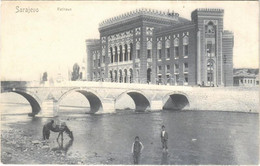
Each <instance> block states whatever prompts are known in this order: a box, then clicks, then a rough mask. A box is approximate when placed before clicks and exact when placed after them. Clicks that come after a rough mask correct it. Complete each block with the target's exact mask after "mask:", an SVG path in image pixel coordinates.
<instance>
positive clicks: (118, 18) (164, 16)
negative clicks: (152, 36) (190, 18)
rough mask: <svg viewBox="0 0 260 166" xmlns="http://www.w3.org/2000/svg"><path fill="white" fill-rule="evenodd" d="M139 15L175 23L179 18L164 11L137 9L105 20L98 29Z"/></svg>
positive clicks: (177, 15) (175, 14) (176, 14)
mask: <svg viewBox="0 0 260 166" xmlns="http://www.w3.org/2000/svg"><path fill="white" fill-rule="evenodd" d="M140 15H147V16H152V17H157V18H160V19H170V20H173V21H177V20H178V18H179V14H178V13H174V12H164V11H158V10H153V9H137V10H134V11H130V12H127V13H124V14H122V15H119V16H116V17H112V18H110V19H107V20H105V21H103V22H101V23H100V24H99V27H100V28H102V27H105V26H107V25H110V24H114V23H118V22H120V21H123V20H127V19H130V18H133V17H136V16H140Z"/></svg>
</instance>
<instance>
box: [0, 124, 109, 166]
mask: <svg viewBox="0 0 260 166" xmlns="http://www.w3.org/2000/svg"><path fill="white" fill-rule="evenodd" d="M65 141H66V142H68V140H64V142H65ZM54 142H56V140H48V141H44V140H43V139H42V138H41V137H40V136H39V135H34V134H33V132H30V130H28V129H23V127H22V126H21V125H19V124H12V125H9V126H8V128H5V129H4V130H2V131H1V162H2V163H3V164H77V165H81V164H113V160H114V158H112V157H109V156H103V157H102V156H99V155H98V154H97V153H93V154H89V155H85V156H83V155H81V154H79V153H75V154H72V153H67V151H66V145H65V146H63V145H62V146H58V147H53V146H51V144H52V143H54ZM59 142H60V141H59ZM69 142H70V141H69Z"/></svg>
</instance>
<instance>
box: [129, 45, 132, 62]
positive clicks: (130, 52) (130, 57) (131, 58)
mask: <svg viewBox="0 0 260 166" xmlns="http://www.w3.org/2000/svg"><path fill="white" fill-rule="evenodd" d="M132 58H133V43H130V58H129V59H130V60H132Z"/></svg>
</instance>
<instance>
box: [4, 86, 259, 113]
mask: <svg viewBox="0 0 260 166" xmlns="http://www.w3.org/2000/svg"><path fill="white" fill-rule="evenodd" d="M1 83H2V84H1V93H6V92H8V93H9V92H12V93H17V94H19V95H22V96H23V97H24V98H26V99H27V100H28V102H29V103H30V105H31V107H32V113H30V114H29V115H31V116H35V115H38V116H57V115H58V112H59V103H60V102H61V101H62V99H63V98H64V97H65V96H67V95H68V94H70V93H72V92H78V93H80V94H82V95H84V96H85V97H86V99H87V100H88V101H89V104H90V109H91V112H92V113H113V112H115V103H116V100H117V99H119V98H120V97H121V96H122V95H129V96H130V97H131V98H132V99H133V101H134V103H135V107H136V110H138V111H154V110H163V109H172V110H174V109H178V110H180V109H192V110H201V109H206V110H226V111H230V110H231V111H236V108H235V107H234V106H236V105H237V104H238V103H240V105H241V102H242V103H244V104H242V108H241V109H243V111H248V110H253V111H254V110H255V109H257V108H255V105H257V106H258V94H257V92H258V91H255V90H254V89H246V90H241V89H236V88H224V87H222V88H217V87H216V88H209V87H205V88H201V87H188V86H166V85H148V84H146V85H145V84H127V83H108V82H80V81H78V82H63V83H60V84H57V83H56V84H53V85H46V84H45V85H44V84H39V83H35V82H1ZM245 95H249V96H250V97H252V98H254V97H255V99H256V101H257V102H253V101H251V100H250V97H249V99H246V100H245V99H244V97H245ZM227 100H228V101H229V102H228V104H225V101H227ZM223 106H224V107H223ZM225 106H226V107H225ZM237 111H240V110H237Z"/></svg>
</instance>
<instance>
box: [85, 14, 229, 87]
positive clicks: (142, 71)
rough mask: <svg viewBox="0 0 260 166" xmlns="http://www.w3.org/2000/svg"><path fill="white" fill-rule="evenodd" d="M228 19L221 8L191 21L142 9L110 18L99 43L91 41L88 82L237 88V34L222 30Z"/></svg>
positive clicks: (197, 15) (88, 47)
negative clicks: (234, 70) (234, 53)
mask: <svg viewBox="0 0 260 166" xmlns="http://www.w3.org/2000/svg"><path fill="white" fill-rule="evenodd" d="M223 15H224V11H223V10H221V9H197V10H195V11H193V12H192V14H191V17H192V20H191V21H190V20H187V19H185V18H182V17H179V14H178V13H174V12H172V13H170V12H161V11H157V10H151V9H138V10H135V11H132V12H128V13H126V14H123V15H120V16H117V17H114V18H111V19H108V20H105V21H103V22H102V23H101V24H100V25H99V32H100V39H99V40H87V53H88V54H87V56H88V61H87V62H88V77H87V78H88V80H95V81H109V82H127V83H132V82H135V83H152V84H170V85H201V84H203V85H205V86H223V85H232V83H233V80H232V79H231V78H233V76H232V75H231V74H230V73H232V72H233V34H232V33H230V32H228V33H227V32H226V31H223ZM223 44H227V45H228V47H227V45H225V46H223ZM223 52H227V53H226V55H223ZM223 57H225V59H228V61H227V60H226V61H225V62H224V58H223ZM227 63H228V64H227Z"/></svg>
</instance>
